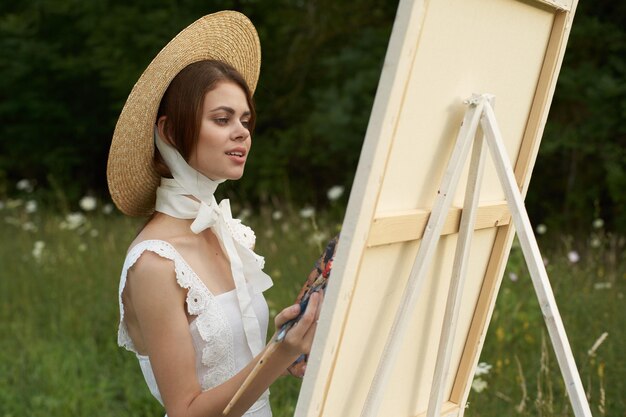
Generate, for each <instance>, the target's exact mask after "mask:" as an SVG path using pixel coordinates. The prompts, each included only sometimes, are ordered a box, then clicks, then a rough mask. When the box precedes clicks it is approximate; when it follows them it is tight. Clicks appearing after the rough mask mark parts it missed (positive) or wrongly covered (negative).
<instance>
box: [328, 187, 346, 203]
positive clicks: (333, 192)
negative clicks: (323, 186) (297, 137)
mask: <svg viewBox="0 0 626 417" xmlns="http://www.w3.org/2000/svg"><path fill="white" fill-rule="evenodd" d="M343 190H344V187H343V186H341V185H334V186H332V187H330V189H329V190H328V191H327V192H326V196H327V197H328V199H329V200H330V201H335V200H337V199H338V198H339V197H341V196H342V195H343Z"/></svg>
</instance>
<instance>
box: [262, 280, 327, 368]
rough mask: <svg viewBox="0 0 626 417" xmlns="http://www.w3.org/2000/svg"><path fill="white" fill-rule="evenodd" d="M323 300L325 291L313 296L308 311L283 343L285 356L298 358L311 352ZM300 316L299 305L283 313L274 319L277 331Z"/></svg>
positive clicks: (288, 308)
mask: <svg viewBox="0 0 626 417" xmlns="http://www.w3.org/2000/svg"><path fill="white" fill-rule="evenodd" d="M323 300H324V294H323V291H319V292H315V293H313V294H311V297H310V299H309V303H308V306H307V308H306V311H305V312H304V314H303V315H302V317H300V319H299V320H298V322H297V323H296V324H294V325H293V327H292V328H291V329H290V330H289V332H288V333H287V336H285V339H284V340H283V341H282V343H281V347H280V349H281V350H282V351H283V352H285V354H287V355H292V356H295V357H298V356H300V355H301V354H303V353H304V354H308V353H309V352H310V351H311V345H312V343H313V336H315V330H316V329H317V320H318V319H319V315H320V310H321V307H322V301H323ZM298 314H300V305H299V304H294V305H292V306H290V307H287V308H285V309H284V310H283V311H281V312H280V313H279V314H278V315H277V316H276V318H275V319H274V323H275V324H276V329H277V331H278V330H280V328H281V326H282V325H283V324H285V323H286V322H288V321H289V320H292V319H294V318H296V317H298Z"/></svg>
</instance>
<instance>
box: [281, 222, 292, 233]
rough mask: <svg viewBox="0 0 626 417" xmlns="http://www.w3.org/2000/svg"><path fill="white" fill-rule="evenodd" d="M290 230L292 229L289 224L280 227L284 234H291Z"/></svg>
mask: <svg viewBox="0 0 626 417" xmlns="http://www.w3.org/2000/svg"><path fill="white" fill-rule="evenodd" d="M289 228H290V226H289V223H283V224H281V225H280V230H282V231H283V233H287V232H289Z"/></svg>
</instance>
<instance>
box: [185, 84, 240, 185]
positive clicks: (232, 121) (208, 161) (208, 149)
mask: <svg viewBox="0 0 626 417" xmlns="http://www.w3.org/2000/svg"><path fill="white" fill-rule="evenodd" d="M201 117H202V120H201V123H200V133H199V137H198V145H197V146H196V149H194V150H193V151H192V152H191V155H190V157H189V161H188V163H189V165H191V166H192V167H193V168H195V169H196V170H197V171H199V172H201V173H202V174H204V176H206V177H208V178H210V179H212V180H221V179H229V180H236V179H239V178H241V176H242V175H243V169H244V166H245V164H246V159H247V157H248V153H249V152H250V146H251V145H252V139H251V137H250V132H249V131H248V123H249V121H250V108H249V107H248V101H247V100H246V95H245V93H244V91H243V90H242V89H241V88H240V87H239V86H238V85H237V84H235V83H233V82H229V81H223V82H220V83H219V84H217V87H216V88H214V89H213V90H211V91H209V92H208V93H207V94H206V95H205V97H204V105H203V109H202V116H201Z"/></svg>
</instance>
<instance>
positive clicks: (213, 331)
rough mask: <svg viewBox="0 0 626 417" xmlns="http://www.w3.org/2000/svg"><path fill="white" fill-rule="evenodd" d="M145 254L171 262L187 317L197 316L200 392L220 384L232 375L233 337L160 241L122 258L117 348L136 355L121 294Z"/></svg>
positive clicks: (204, 291) (207, 295)
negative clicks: (202, 368)
mask: <svg viewBox="0 0 626 417" xmlns="http://www.w3.org/2000/svg"><path fill="white" fill-rule="evenodd" d="M244 227H245V226H244ZM146 250H149V251H151V252H154V253H156V254H157V255H159V256H161V257H163V258H166V259H169V260H171V261H173V262H174V270H175V272H176V281H177V282H178V285H180V286H181V287H182V288H185V289H187V297H186V302H187V311H188V313H189V314H190V315H194V316H197V317H196V318H195V320H194V321H193V322H192V323H195V324H196V327H197V329H198V333H199V334H200V337H201V338H202V340H203V341H204V342H206V344H205V346H204V348H203V350H202V363H203V364H204V365H205V366H206V367H207V372H206V373H204V375H199V379H200V385H201V386H202V389H203V390H207V389H210V388H213V387H215V386H217V385H220V384H222V383H223V382H225V381H226V380H227V379H229V378H230V377H232V376H233V375H234V374H235V358H234V353H233V347H232V344H233V336H232V332H231V330H230V326H229V324H228V321H227V318H226V316H225V314H224V311H223V310H222V307H221V306H220V304H219V302H218V301H217V300H216V299H215V297H214V296H213V294H212V293H211V292H210V291H209V289H208V288H207V287H206V285H205V284H204V282H202V280H201V279H200V278H199V277H198V275H197V274H196V273H195V272H194V271H193V270H192V269H191V267H190V266H189V265H188V264H187V262H185V260H184V259H183V258H182V256H181V255H180V254H179V253H178V251H176V249H174V247H173V246H172V245H171V244H169V243H168V242H165V241H163V240H146V241H143V242H141V243H138V244H137V245H136V246H134V247H133V248H132V249H131V250H130V251H129V253H128V255H127V256H126V260H125V262H124V267H123V269H122V276H121V279H120V288H119V304H120V323H119V330H118V339H117V343H118V345H119V346H123V347H124V348H126V349H128V350H130V351H131V352H134V353H135V354H137V350H136V349H135V346H134V344H133V342H132V340H131V338H130V335H129V334H128V329H127V327H126V323H125V322H124V305H123V302H122V292H123V290H124V287H125V285H126V277H127V275H128V270H129V269H130V268H131V267H132V266H133V265H134V264H135V263H136V262H137V260H138V259H139V258H140V257H141V255H142V254H143V253H144V252H145V251H146Z"/></svg>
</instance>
